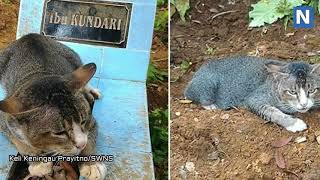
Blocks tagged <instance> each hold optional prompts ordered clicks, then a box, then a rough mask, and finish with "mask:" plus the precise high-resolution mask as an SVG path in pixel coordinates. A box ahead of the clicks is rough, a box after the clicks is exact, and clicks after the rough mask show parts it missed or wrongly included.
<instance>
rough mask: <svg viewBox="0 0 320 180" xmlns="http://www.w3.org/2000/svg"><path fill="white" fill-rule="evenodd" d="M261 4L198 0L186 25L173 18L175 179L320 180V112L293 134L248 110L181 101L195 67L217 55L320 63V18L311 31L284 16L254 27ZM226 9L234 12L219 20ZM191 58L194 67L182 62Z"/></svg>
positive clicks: (307, 116) (309, 116) (305, 116)
mask: <svg viewBox="0 0 320 180" xmlns="http://www.w3.org/2000/svg"><path fill="white" fill-rule="evenodd" d="M253 2H256V1H250V0H245V1H239V0H228V1H225V0H220V1H219V0H215V1H206V0H191V7H192V9H191V11H190V13H189V20H188V22H187V23H181V22H180V21H179V19H178V18H177V17H174V20H172V22H171V60H170V61H171V67H170V68H171V99H170V102H171V162H170V163H171V167H170V169H171V178H172V179H241V180H242V179H277V180H281V179H284V180H285V179H290V180H291V179H308V180H309V179H315V180H316V179H320V170H319V167H320V158H319V156H320V145H319V144H318V143H317V141H316V135H315V134H318V133H319V132H318V131H319V130H320V122H319V118H320V113H319V112H308V113H305V114H299V115H298V116H299V117H301V118H302V119H304V120H305V121H306V123H307V124H308V126H309V128H308V130H306V131H304V132H300V133H290V132H288V131H286V130H285V129H283V128H281V127H279V126H277V125H275V124H272V123H268V124H265V123H264V121H263V120H262V119H261V118H259V117H258V116H256V115H254V114H252V113H250V112H249V111H247V110H245V109H241V108H240V109H233V110H229V111H221V110H215V111H206V110H204V109H202V108H201V107H199V106H198V105H195V104H184V103H181V101H180V100H181V99H183V90H184V88H185V86H186V83H187V82H188V81H189V80H190V79H191V77H192V74H193V72H194V71H195V70H197V69H198V68H199V66H200V65H201V64H203V63H204V62H207V60H208V59H210V58H211V59H214V58H220V57H224V56H230V55H235V54H248V55H255V56H261V57H268V58H276V59H284V60H285V59H286V60H292V59H302V60H306V61H310V62H316V61H318V59H319V58H318V57H319V56H318V53H319V52H318V51H319V50H320V39H319V38H318V37H319V36H320V31H319V30H320V26H319V25H320V24H319V18H318V17H316V19H315V22H316V25H315V28H314V29H310V30H306V29H303V30H295V29H293V28H292V27H290V26H292V25H291V24H289V27H288V29H287V30H286V31H285V29H284V26H283V22H279V23H276V24H274V25H271V26H267V27H266V28H255V29H249V28H248V22H249V19H248V12H249V10H250V5H251V4H252V3H253ZM226 11H232V12H229V13H226V14H223V15H220V16H218V17H215V18H214V19H212V17H214V15H215V14H217V13H221V12H226ZM183 61H191V62H192V65H191V66H190V68H189V70H187V71H186V72H185V71H184V70H183V69H182V68H180V64H181V62H183ZM289 137H292V140H291V141H290V142H289V143H288V144H287V145H284V146H283V147H280V148H275V147H273V146H272V143H274V142H277V141H278V140H279V139H280V138H289ZM299 137H306V141H305V142H302V143H297V142H295V140H296V138H299ZM276 154H277V157H283V158H284V165H285V168H279V167H278V166H277V163H276V158H275V155H276ZM280 159H281V158H280ZM277 160H279V158H277ZM278 162H279V161H278ZM281 162H282V164H283V161H281ZM281 162H280V164H281Z"/></svg>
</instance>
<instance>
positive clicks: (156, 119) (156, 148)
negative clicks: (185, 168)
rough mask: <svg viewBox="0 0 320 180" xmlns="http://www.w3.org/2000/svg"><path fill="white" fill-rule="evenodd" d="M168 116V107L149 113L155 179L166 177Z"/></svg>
mask: <svg viewBox="0 0 320 180" xmlns="http://www.w3.org/2000/svg"><path fill="white" fill-rule="evenodd" d="M168 118H169V116H168V109H166V110H161V109H156V110H154V111H152V112H151V113H149V122H150V134H151V144H152V154H153V161H154V165H155V167H156V170H157V171H158V172H157V173H156V174H157V177H156V179H168V171H167V170H168ZM159 171H160V172H159Z"/></svg>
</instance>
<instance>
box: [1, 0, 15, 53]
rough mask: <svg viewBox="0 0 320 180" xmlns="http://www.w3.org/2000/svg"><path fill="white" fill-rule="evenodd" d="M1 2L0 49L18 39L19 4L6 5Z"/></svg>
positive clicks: (13, 2) (12, 2)
mask: <svg viewBox="0 0 320 180" xmlns="http://www.w3.org/2000/svg"><path fill="white" fill-rule="evenodd" d="M4 2H5V1H2V0H0V15H1V16H0V49H2V48H4V47H6V46H7V45H8V43H10V42H12V41H14V40H15V39H16V30H17V22H18V14H19V12H18V10H19V2H18V1H16V0H14V1H11V2H10V3H4Z"/></svg>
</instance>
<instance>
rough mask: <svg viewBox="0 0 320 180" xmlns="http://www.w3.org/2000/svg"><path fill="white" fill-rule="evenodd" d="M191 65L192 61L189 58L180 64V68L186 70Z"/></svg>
mask: <svg viewBox="0 0 320 180" xmlns="http://www.w3.org/2000/svg"><path fill="white" fill-rule="evenodd" d="M191 65H192V62H190V61H188V60H183V61H182V63H181V64H180V68H181V69H182V71H184V72H186V71H187V70H188V69H189V68H190V66H191Z"/></svg>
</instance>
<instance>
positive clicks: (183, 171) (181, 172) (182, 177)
mask: <svg viewBox="0 0 320 180" xmlns="http://www.w3.org/2000/svg"><path fill="white" fill-rule="evenodd" d="M179 174H180V176H181V179H187V171H186V170H185V168H184V166H181V167H180V170H179Z"/></svg>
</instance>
